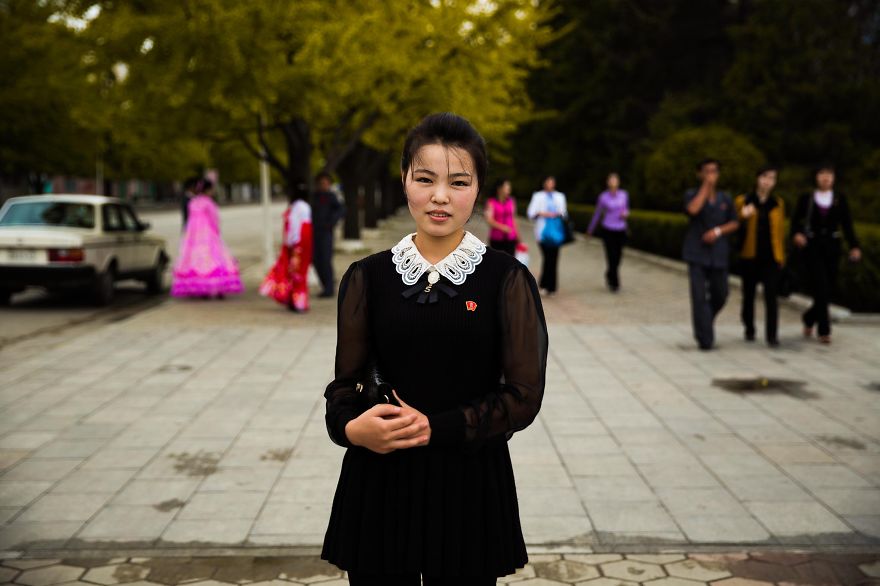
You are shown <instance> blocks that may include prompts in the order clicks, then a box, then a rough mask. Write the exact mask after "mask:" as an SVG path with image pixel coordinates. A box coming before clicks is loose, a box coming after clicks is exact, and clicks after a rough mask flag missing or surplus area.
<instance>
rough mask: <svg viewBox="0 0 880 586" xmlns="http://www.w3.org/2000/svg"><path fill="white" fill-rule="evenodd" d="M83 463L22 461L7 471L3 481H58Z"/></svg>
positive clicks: (73, 461) (60, 459) (55, 460)
mask: <svg viewBox="0 0 880 586" xmlns="http://www.w3.org/2000/svg"><path fill="white" fill-rule="evenodd" d="M81 463H82V460H74V459H64V458H58V459H52V460H33V459H30V458H28V459H25V460H21V461H20V462H19V463H18V464H16V465H15V466H14V467H13V468H11V469H10V470H9V471H7V472H6V473H5V474H4V475H3V477H2V480H3V481H7V480H43V481H56V480H60V479H61V478H64V477H65V476H66V475H67V474H68V473H69V472H70V471H71V470H73V469H74V468H76V467H77V466H79V465H80V464H81Z"/></svg>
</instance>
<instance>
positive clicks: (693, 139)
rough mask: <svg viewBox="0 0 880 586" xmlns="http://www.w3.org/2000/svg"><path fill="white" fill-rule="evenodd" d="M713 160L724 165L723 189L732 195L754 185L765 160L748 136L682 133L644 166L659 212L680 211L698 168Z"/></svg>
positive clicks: (719, 130) (717, 130) (718, 129)
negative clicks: (702, 161)
mask: <svg viewBox="0 0 880 586" xmlns="http://www.w3.org/2000/svg"><path fill="white" fill-rule="evenodd" d="M706 157H712V158H715V159H718V160H719V161H720V162H721V180H720V182H719V186H720V188H721V189H724V190H726V191H729V192H732V193H733V195H736V194H738V193H743V192H745V191H747V190H749V189H751V187H752V186H753V184H754V179H755V170H756V169H757V168H758V167H760V166H761V165H762V164H763V163H764V161H765V159H764V155H763V153H761V151H759V150H758V149H757V148H756V147H755V146H754V145H753V144H752V143H751V142H749V139H748V138H746V137H745V136H743V135H741V134H739V133H737V132H734V131H733V130H730V129H729V128H725V127H722V126H711V127H707V128H692V129H687V130H681V131H679V132H676V133H675V134H673V135H671V136H670V137H669V138H667V139H666V140H664V141H663V142H662V143H661V144H660V145H659V146H658V147H657V149H656V150H655V151H654V152H653V153H651V155H650V156H649V157H648V159H647V161H646V163H645V186H646V189H647V192H648V195H649V197H650V201H651V203H652V204H654V205H655V206H656V207H657V208H659V209H667V210H681V209H682V195H683V194H684V192H685V190H686V189H687V188H689V187H694V186H695V184H696V177H695V166H696V164H697V163H698V162H699V161H700V160H702V159H704V158H706Z"/></svg>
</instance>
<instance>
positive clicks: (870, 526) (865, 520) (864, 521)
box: [844, 509, 880, 539]
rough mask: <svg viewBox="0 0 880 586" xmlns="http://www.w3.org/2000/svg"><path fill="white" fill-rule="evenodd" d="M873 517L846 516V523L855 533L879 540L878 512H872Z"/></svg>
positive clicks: (879, 520) (879, 516)
mask: <svg viewBox="0 0 880 586" xmlns="http://www.w3.org/2000/svg"><path fill="white" fill-rule="evenodd" d="M872 512H873V513H877V514H874V515H867V514H866V515H846V516H844V519H845V520H846V522H847V523H849V524H850V525H852V526H853V527H855V528H856V531H858V532H859V533H861V534H863V535H867V536H868V537H871V538H874V539H880V510H878V509H875V510H874V511H872Z"/></svg>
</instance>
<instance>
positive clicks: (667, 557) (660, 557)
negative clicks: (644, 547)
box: [626, 553, 687, 565]
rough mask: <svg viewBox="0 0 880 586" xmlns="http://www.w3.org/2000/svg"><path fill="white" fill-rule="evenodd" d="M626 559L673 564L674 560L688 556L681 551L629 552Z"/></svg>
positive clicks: (677, 560)
mask: <svg viewBox="0 0 880 586" xmlns="http://www.w3.org/2000/svg"><path fill="white" fill-rule="evenodd" d="M626 559H628V560H635V561H637V562H645V563H647V564H660V565H665V564H671V563H674V562H679V561H684V560H686V559H687V556H685V555H684V554H681V553H655V554H651V553H645V554H627V556H626Z"/></svg>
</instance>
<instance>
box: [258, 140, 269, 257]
mask: <svg viewBox="0 0 880 586" xmlns="http://www.w3.org/2000/svg"><path fill="white" fill-rule="evenodd" d="M261 155H262V156H261V157H260V201H261V203H262V206H263V265H264V266H265V267H266V268H269V267H270V266H272V221H271V218H270V215H269V204H270V203H271V199H270V194H269V189H270V183H269V162H268V161H267V160H266V150H265V149H263V150H262V151H261Z"/></svg>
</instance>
